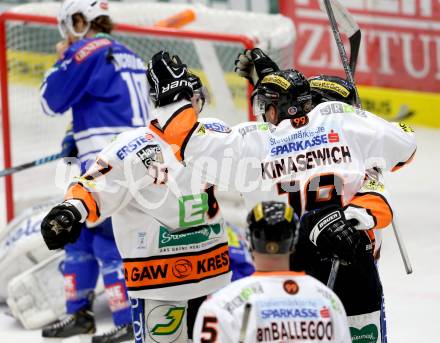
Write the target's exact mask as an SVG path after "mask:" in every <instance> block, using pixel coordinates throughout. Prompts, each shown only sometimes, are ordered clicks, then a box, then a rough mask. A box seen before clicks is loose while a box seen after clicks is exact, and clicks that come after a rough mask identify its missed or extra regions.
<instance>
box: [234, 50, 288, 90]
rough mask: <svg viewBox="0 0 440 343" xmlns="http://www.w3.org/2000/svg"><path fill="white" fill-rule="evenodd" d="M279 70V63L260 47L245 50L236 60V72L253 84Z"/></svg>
mask: <svg viewBox="0 0 440 343" xmlns="http://www.w3.org/2000/svg"><path fill="white" fill-rule="evenodd" d="M279 70H280V68H279V67H278V65H277V64H276V63H275V62H274V61H272V60H271V58H270V57H269V56H267V55H266V54H265V53H264V52H263V51H262V50H261V49H258V48H255V49H252V50H249V49H247V50H245V51H243V52H242V53H240V54H239V55H238V57H237V59H236V60H235V72H236V73H237V74H238V75H240V76H241V77H244V78H246V79H248V81H249V82H250V83H251V84H252V85H253V86H255V85H256V84H257V83H258V82H260V81H261V80H262V79H263V78H264V77H265V76H266V75H268V74H270V73H273V72H275V71H279Z"/></svg>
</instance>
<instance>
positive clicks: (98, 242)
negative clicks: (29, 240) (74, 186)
mask: <svg viewBox="0 0 440 343" xmlns="http://www.w3.org/2000/svg"><path fill="white" fill-rule="evenodd" d="M65 251H66V259H65V262H64V270H63V274H64V287H65V294H66V299H67V302H66V306H67V313H70V314H72V313H75V312H77V311H78V310H80V309H82V308H85V307H89V306H90V305H91V304H90V300H91V299H90V294H92V292H93V290H94V289H95V287H96V283H97V281H98V276H99V269H101V274H102V276H103V280H104V286H105V293H106V295H107V298H108V302H109V307H110V310H111V312H112V317H113V322H114V324H115V325H124V324H129V323H131V312H130V303H129V301H128V296H127V290H126V287H125V280H124V273H123V266H122V260H121V257H120V255H119V252H118V250H117V248H116V243H115V240H114V237H113V234H112V228H111V220H110V219H107V220H105V221H104V222H103V223H101V224H100V225H98V226H97V227H94V228H92V229H88V228H87V227H86V226H85V225H84V226H83V228H82V231H81V236H80V237H79V239H78V240H77V241H76V242H75V243H73V244H68V245H66V247H65Z"/></svg>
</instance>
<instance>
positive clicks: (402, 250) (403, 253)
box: [323, 0, 412, 274]
mask: <svg viewBox="0 0 440 343" xmlns="http://www.w3.org/2000/svg"><path fill="white" fill-rule="evenodd" d="M323 1H324V5H325V9H326V12H327V16H328V18H329V21H330V25H331V27H332V31H333V36H334V38H335V41H336V45H337V46H338V50H339V54H340V57H341V60H342V65H343V66H344V71H345V73H346V75H347V80H348V82H350V83H351V84H352V86H353V88H354V90H355V96H356V104H357V105H358V106H359V107H361V102H360V98H359V93H358V91H357V87H356V84H355V82H354V79H353V74H352V72H351V70H350V65H349V64H348V63H349V62H348V59H347V54H346V52H345V48H344V45H343V43H342V40H341V34H340V33H339V30H338V25H337V22H336V19H335V15H334V13H333V8H332V6H331V4H330V0H323ZM334 1H335V3H338V2H337V0H334ZM336 8H337V9H338V10H339V11H340V12H343V13H339V17H348V18H349V19H350V20H351V21H353V19H352V17H351V15H350V13H349V12H348V11H347V10H345V9H343V7H342V5H340V4H339V3H338V6H337V7H336ZM359 39H360V36H359ZM350 43H351V41H350ZM359 43H360V41H359ZM356 58H357V53H356ZM392 226H393V232H394V235H395V237H396V241H397V245H398V246H399V251H400V255H401V256H402V260H403V264H404V266H405V270H406V273H407V274H411V273H412V266H411V262H410V260H409V256H408V253H407V250H406V247H405V244H404V242H403V240H402V239H401V236H400V233H399V230H398V228H397V225H396V223H395V221H394V220H393V222H392Z"/></svg>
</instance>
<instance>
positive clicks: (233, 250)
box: [226, 223, 255, 281]
mask: <svg viewBox="0 0 440 343" xmlns="http://www.w3.org/2000/svg"><path fill="white" fill-rule="evenodd" d="M226 232H227V233H228V246H229V259H230V262H231V271H232V279H231V281H235V280H239V279H241V278H244V277H246V276H249V275H252V274H253V273H254V272H255V268H254V264H253V262H252V257H251V255H250V253H249V250H248V248H247V246H246V244H245V238H244V236H243V232H242V230H240V229H239V228H238V227H235V226H234V225H232V224H231V223H226Z"/></svg>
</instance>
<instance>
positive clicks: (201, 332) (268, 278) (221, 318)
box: [194, 201, 351, 343]
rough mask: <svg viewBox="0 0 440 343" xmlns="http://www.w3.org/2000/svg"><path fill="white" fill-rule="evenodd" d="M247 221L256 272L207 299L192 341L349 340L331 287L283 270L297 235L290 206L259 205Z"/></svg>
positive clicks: (280, 204)
mask: <svg viewBox="0 0 440 343" xmlns="http://www.w3.org/2000/svg"><path fill="white" fill-rule="evenodd" d="M248 225H249V226H248V229H247V238H248V244H249V245H250V249H251V252H252V256H253V259H254V263H255V268H256V272H255V273H254V274H253V275H252V276H248V277H246V278H244V279H241V280H238V281H236V282H233V283H232V284H230V285H228V286H227V287H225V288H223V289H221V290H220V291H218V292H216V293H214V294H213V295H212V296H210V297H208V300H207V301H205V302H204V303H203V304H202V306H201V307H200V310H199V313H198V314H197V320H196V324H195V328H194V342H196V343H201V342H203V343H213V342H218V343H236V342H248V343H254V342H338V343H351V336H350V332H349V329H348V323H347V317H346V315H345V311H344V307H343V306H342V304H341V301H340V300H339V298H338V297H337V296H336V295H335V294H334V293H333V291H332V290H331V289H329V288H328V287H326V286H325V285H324V284H322V283H321V282H319V281H318V280H316V279H314V278H313V277H311V276H308V275H306V274H305V273H303V272H292V271H289V258H290V254H291V253H293V252H294V250H295V245H296V241H297V240H298V234H299V232H298V231H299V230H298V227H299V223H298V218H297V216H296V215H295V214H294V210H293V208H292V207H291V206H290V205H288V204H286V203H283V202H275V201H268V202H262V203H259V204H257V205H256V206H255V207H254V208H253V210H252V211H251V212H250V213H249V215H248Z"/></svg>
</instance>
